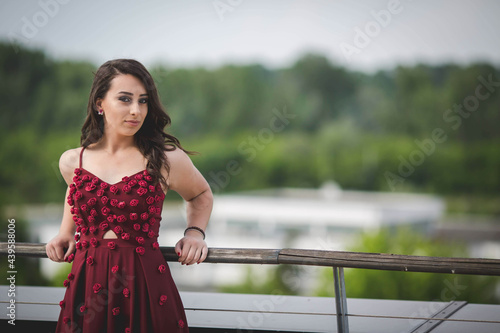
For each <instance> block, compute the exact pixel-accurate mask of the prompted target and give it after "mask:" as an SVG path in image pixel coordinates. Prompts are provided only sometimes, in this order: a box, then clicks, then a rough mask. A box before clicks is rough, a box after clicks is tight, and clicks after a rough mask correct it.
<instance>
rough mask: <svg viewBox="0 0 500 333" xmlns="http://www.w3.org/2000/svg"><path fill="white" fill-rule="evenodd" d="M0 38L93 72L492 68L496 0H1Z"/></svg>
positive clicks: (497, 43) (498, 24)
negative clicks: (119, 68)
mask: <svg viewBox="0 0 500 333" xmlns="http://www.w3.org/2000/svg"><path fill="white" fill-rule="evenodd" d="M0 39H2V40H15V41H17V42H18V43H19V44H21V45H24V46H27V47H39V48H43V49H44V50H45V51H46V52H47V53H48V54H49V55H51V56H53V57H55V58H57V59H79V60H89V61H92V62H94V63H96V64H97V65H99V64H101V63H102V62H104V61H106V60H108V59H112V58H118V57H127V58H135V59H137V60H139V61H142V62H144V63H145V64H146V65H152V64H155V63H164V64H167V65H170V66H184V67H190V66H196V65H202V66H207V67H214V66H220V65H221V64H224V63H228V62H230V63H251V62H260V63H262V64H264V65H266V66H268V67H271V68H276V67H286V66H289V65H290V64H291V63H293V62H294V61H295V60H296V59H297V58H298V57H300V56H301V55H302V54H304V53H306V52H319V53H322V54H324V55H326V56H327V57H328V58H330V59H331V61H332V62H333V63H337V64H340V65H343V66H346V67H349V68H352V69H358V70H365V71H374V70H376V69H380V68H391V67H394V66H395V65H396V64H414V63H416V62H426V63H431V64H435V63H442V62H448V61H452V62H456V63H461V64H466V63H470V62H475V61H489V62H492V63H494V64H495V65H500V52H499V51H500V1H495V0H492V1H479V0H476V1H467V0H455V1H453V0H450V1H440V0H434V1H433V0H424V1H417V0H413V1H410V0H401V1H394V0H391V1H387V0H386V1H333V0H330V1H319V0H296V1H293V0H289V1H285V0H177V1H173V0H170V1H167V0H150V1H147V0H145V1H140V0H120V1H89V0H87V1H78V0H39V1H38V0H25V1H17V0H8V1H6V0H2V1H1V2H0Z"/></svg>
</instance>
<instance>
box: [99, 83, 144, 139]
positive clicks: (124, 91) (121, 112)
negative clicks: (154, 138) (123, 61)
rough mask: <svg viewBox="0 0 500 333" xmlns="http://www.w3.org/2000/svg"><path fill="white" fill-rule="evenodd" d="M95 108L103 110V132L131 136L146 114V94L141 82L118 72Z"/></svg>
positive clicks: (138, 127) (139, 126)
mask: <svg viewBox="0 0 500 333" xmlns="http://www.w3.org/2000/svg"><path fill="white" fill-rule="evenodd" d="M96 104H97V108H98V109H102V110H103V112H104V115H103V116H102V117H104V133H105V134H108V135H109V134H118V135H123V136H133V135H134V134H135V133H137V131H138V130H139V129H140V128H141V126H142V124H143V122H144V119H146V115H147V114H148V95H147V92H146V89H145V88H144V85H143V84H142V82H141V81H140V80H139V79H138V78H136V77H135V76H133V75H130V74H119V75H117V76H116V77H115V78H114V79H113V80H111V84H110V88H109V90H108V92H107V93H106V95H105V96H104V98H102V99H98V100H97V102H96Z"/></svg>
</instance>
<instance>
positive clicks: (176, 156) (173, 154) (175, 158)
mask: <svg viewBox="0 0 500 333" xmlns="http://www.w3.org/2000/svg"><path fill="white" fill-rule="evenodd" d="M172 147H173V146H168V148H169V149H172ZM165 155H166V156H167V159H168V162H169V163H170V167H171V168H172V167H174V165H178V164H184V163H191V159H190V158H189V156H188V154H186V152H185V151H183V150H182V149H180V148H176V147H174V149H173V150H167V151H165Z"/></svg>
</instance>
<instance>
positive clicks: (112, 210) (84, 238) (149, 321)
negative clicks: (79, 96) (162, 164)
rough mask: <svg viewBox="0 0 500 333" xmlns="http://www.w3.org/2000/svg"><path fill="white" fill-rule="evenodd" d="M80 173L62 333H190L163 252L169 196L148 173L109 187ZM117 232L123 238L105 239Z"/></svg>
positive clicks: (73, 197) (73, 199) (74, 189)
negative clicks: (164, 208)
mask: <svg viewBox="0 0 500 333" xmlns="http://www.w3.org/2000/svg"><path fill="white" fill-rule="evenodd" d="M84 150H85V148H82V150H81V153H80V167H79V168H77V169H75V176H74V178H73V183H72V184H71V185H70V193H69V196H68V198H67V200H68V203H69V205H70V206H72V208H71V213H72V214H73V220H74V221H75V224H76V225H77V229H76V231H77V234H76V235H75V239H76V241H77V243H76V252H75V253H74V254H71V255H70V256H69V258H68V261H69V262H73V264H72V268H71V273H70V274H69V275H68V278H67V279H66V280H65V281H64V286H65V287H66V288H67V289H66V293H65V296H64V300H63V301H61V302H60V305H61V313H60V315H59V320H58V323H57V329H56V332H89V333H97V332H134V333H136V332H143V333H146V332H148V333H149V332H188V326H187V322H186V316H185V313H184V307H183V305H182V301H181V299H180V297H179V293H178V291H177V288H176V286H175V284H174V281H173V280H172V276H171V275H170V270H169V267H168V265H167V263H166V262H165V259H164V258H163V255H162V254H161V252H160V250H159V249H158V246H159V245H158V242H157V237H158V230H159V226H160V220H161V211H162V206H163V200H164V198H165V194H164V193H163V191H162V189H161V187H160V185H159V184H153V183H152V179H151V176H150V175H149V174H148V172H147V171H139V172H137V173H136V174H134V175H131V176H128V177H123V179H122V180H121V181H120V182H118V183H116V184H108V183H106V182H104V181H102V180H101V179H99V177H97V176H95V175H93V174H92V173H90V172H89V171H87V170H85V169H84V168H82V155H83V151H84ZM108 230H112V231H113V232H114V233H115V234H116V235H117V236H118V238H117V239H103V235H104V234H105V233H106V232H107V231H108Z"/></svg>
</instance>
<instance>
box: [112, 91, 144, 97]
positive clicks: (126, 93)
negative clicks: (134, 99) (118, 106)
mask: <svg viewBox="0 0 500 333" xmlns="http://www.w3.org/2000/svg"><path fill="white" fill-rule="evenodd" d="M119 94H125V95H129V96H134V94H132V93H130V92H128V91H120V92H119ZM147 95H148V94H140V95H139V96H147Z"/></svg>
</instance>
